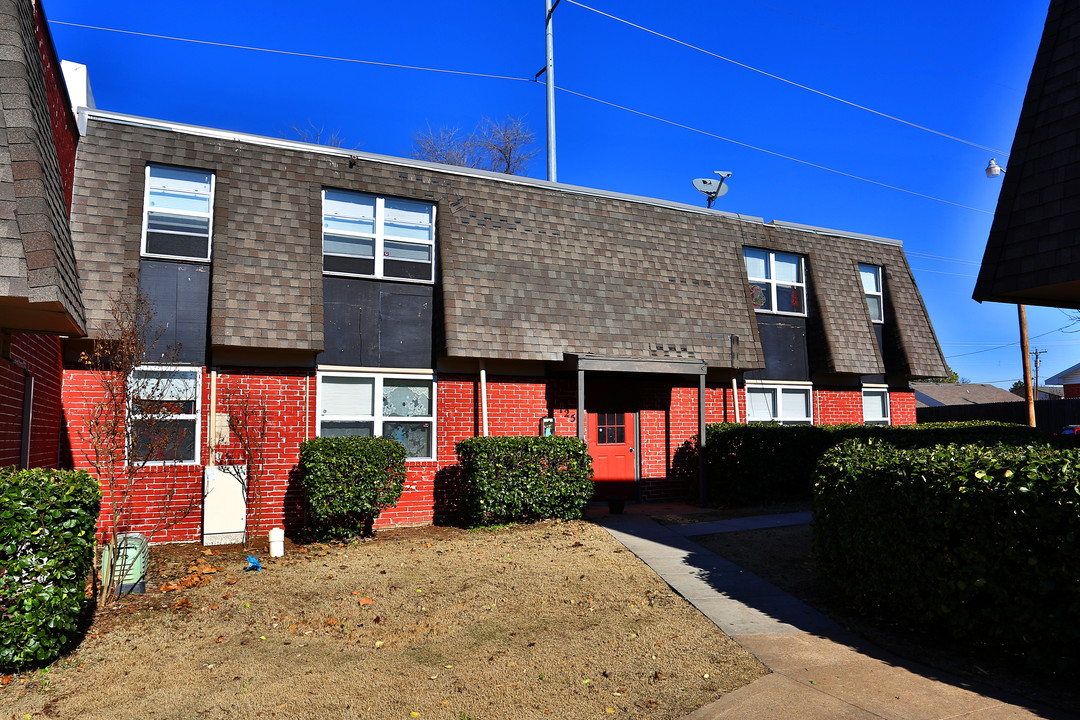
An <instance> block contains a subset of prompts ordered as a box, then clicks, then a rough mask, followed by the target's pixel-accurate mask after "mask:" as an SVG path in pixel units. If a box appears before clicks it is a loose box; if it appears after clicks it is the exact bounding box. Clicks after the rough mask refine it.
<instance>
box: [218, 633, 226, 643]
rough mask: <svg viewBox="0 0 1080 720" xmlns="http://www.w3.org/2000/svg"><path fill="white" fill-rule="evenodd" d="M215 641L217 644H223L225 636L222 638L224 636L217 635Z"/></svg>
mask: <svg viewBox="0 0 1080 720" xmlns="http://www.w3.org/2000/svg"><path fill="white" fill-rule="evenodd" d="M217 641H218V642H219V643H223V642H225V636H224V635H218V636H217Z"/></svg>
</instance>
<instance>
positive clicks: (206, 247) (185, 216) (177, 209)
mask: <svg viewBox="0 0 1080 720" xmlns="http://www.w3.org/2000/svg"><path fill="white" fill-rule="evenodd" d="M213 215H214V173H212V172H207V171H205V170H191V169H188V168H180V167H173V166H171V165H147V166H146V194H145V196H144V198H143V228H142V254H143V255H145V256H146V257H160V258H168V259H172V260H197V261H202V262H207V261H209V260H210V247H211V239H212V234H213V226H214V222H213V219H214V218H213Z"/></svg>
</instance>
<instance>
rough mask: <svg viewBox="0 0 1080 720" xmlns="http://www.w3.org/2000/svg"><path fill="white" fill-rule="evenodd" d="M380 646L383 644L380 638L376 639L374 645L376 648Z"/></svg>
mask: <svg viewBox="0 0 1080 720" xmlns="http://www.w3.org/2000/svg"><path fill="white" fill-rule="evenodd" d="M382 646H383V641H382V640H376V641H375V647H376V648H381V647H382Z"/></svg>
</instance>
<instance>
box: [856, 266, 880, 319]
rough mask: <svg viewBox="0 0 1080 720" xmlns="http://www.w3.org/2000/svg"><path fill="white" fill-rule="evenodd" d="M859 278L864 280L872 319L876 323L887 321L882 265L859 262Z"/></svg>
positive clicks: (863, 284)
mask: <svg viewBox="0 0 1080 720" xmlns="http://www.w3.org/2000/svg"><path fill="white" fill-rule="evenodd" d="M859 278H860V279H861V280H862V287H863V294H865V295H866V307H867V308H868V309H869V310H870V319H871V320H873V321H874V322H876V323H879V322H885V302H884V300H885V293H884V291H883V290H882V289H881V288H882V286H881V266H880V265H866V264H864V263H859Z"/></svg>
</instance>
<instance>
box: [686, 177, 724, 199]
mask: <svg viewBox="0 0 1080 720" xmlns="http://www.w3.org/2000/svg"><path fill="white" fill-rule="evenodd" d="M694 187H695V188H697V191H698V192H700V193H704V194H705V195H706V196H708V197H711V198H712V199H714V200H715V199H716V198H718V197H720V196H722V195H727V191H728V186H727V185H725V184H724V181H723V180H717V179H716V178H698V179H697V180H694Z"/></svg>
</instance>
